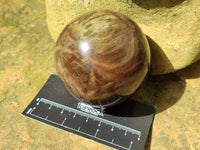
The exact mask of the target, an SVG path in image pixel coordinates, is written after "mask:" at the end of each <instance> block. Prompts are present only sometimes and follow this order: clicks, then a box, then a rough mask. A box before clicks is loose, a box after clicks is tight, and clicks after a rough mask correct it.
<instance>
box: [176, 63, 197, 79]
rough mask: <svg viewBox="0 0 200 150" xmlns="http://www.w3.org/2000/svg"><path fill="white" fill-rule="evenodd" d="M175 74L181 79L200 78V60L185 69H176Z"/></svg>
mask: <svg viewBox="0 0 200 150" xmlns="http://www.w3.org/2000/svg"><path fill="white" fill-rule="evenodd" d="M176 74H177V75H178V76H180V78H182V79H195V78H200V60H198V61H197V62H195V63H193V64H191V65H190V66H188V67H187V68H185V69H182V70H179V71H177V72H176Z"/></svg>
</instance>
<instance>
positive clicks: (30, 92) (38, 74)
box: [0, 0, 200, 150]
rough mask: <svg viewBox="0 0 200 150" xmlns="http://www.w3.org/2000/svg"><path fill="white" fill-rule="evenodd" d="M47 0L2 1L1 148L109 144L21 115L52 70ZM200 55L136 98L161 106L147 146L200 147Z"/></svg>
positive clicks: (62, 149) (90, 149) (47, 149)
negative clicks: (188, 64) (46, 9)
mask: <svg viewBox="0 0 200 150" xmlns="http://www.w3.org/2000/svg"><path fill="white" fill-rule="evenodd" d="M45 14H46V12H45V1H44V0H28V1H27V0H15V1H11V0H1V1H0V150H36V149H37V150H55V149H57V150H110V149H112V148H109V147H107V146H105V145H102V144H99V143H96V142H94V141H91V140H88V139H85V138H82V137H79V136H77V135H74V134H71V133H68V132H65V131H62V130H59V129H57V128H54V127H51V126H49V125H46V124H43V123H40V122H38V121H35V120H32V119H28V118H27V117H24V116H22V115H21V113H22V111H23V110H24V109H25V108H26V106H27V105H28V104H29V103H30V102H31V101H32V99H33V98H34V97H35V95H36V94H37V92H38V91H39V90H40V88H41V87H42V86H43V84H44V83H45V82H46V80H47V79H48V77H49V76H50V74H51V73H56V71H55V65H54V56H53V55H54V44H55V43H54V42H53V40H52V39H51V36H50V34H49V32H48V29H47V24H46V16H45ZM199 91H200V61H198V62H196V63H195V64H193V65H191V66H189V67H188V68H186V69H184V70H181V71H179V72H176V73H174V74H168V75H161V76H150V77H149V78H148V79H147V81H146V82H145V83H144V84H143V86H142V87H141V88H140V89H139V90H138V91H137V92H136V93H135V95H134V97H133V98H134V99H136V100H138V101H142V102H145V103H148V104H154V105H155V106H156V107H157V113H156V115H155V119H154V123H153V126H152V134H151V135H150V136H149V142H148V143H147V146H146V150H147V149H151V150H168V149H170V150H198V149H199V148H200V134H199V133H200V117H199V116H200V92H199Z"/></svg>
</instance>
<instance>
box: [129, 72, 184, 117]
mask: <svg viewBox="0 0 200 150" xmlns="http://www.w3.org/2000/svg"><path fill="white" fill-rule="evenodd" d="M185 85H186V82H185V80H183V79H180V78H179V77H178V76H177V75H176V74H175V73H171V74H167V75H158V76H149V77H148V79H147V80H146V82H145V83H144V84H143V85H142V86H141V87H140V88H139V89H138V90H137V91H136V93H135V94H134V95H133V97H132V99H134V100H136V101H139V102H143V103H145V104H149V105H154V106H155V107H156V113H159V112H162V111H164V110H166V109H168V108H169V107H171V106H173V105H174V104H175V103H176V102H177V101H178V100H179V99H180V98H181V97H182V95H183V93H184V91H185Z"/></svg>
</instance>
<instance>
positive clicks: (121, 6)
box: [46, 0, 200, 75]
mask: <svg viewBox="0 0 200 150" xmlns="http://www.w3.org/2000/svg"><path fill="white" fill-rule="evenodd" d="M98 9H109V10H113V11H116V12H120V13H122V14H125V15H127V16H128V17H130V18H131V19H132V20H134V21H135V22H136V23H137V24H138V25H139V26H140V27H141V29H142V30H143V32H144V33H145V34H146V35H147V36H148V40H149V44H150V47H151V52H152V62H151V65H152V71H151V73H152V74H153V75H157V74H166V73H170V72H174V71H176V70H179V69H182V68H185V67H187V66H188V65H190V64H192V63H194V62H195V61H197V60H198V59H199V58H200V13H199V10H200V1H199V0H190V1H188V0H173V1H169V0H101V1H100V0H46V10H47V23H48V28H49V31H50V34H51V36H52V38H53V39H54V40H55V41H56V40H57V38H58V36H59V34H60V32H61V31H62V30H63V28H64V27H65V26H66V25H67V24H68V23H69V22H70V21H71V20H72V19H73V18H75V17H77V16H78V15H81V14H82V13H85V12H88V11H92V10H98Z"/></svg>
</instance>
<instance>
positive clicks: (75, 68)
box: [55, 10, 150, 105]
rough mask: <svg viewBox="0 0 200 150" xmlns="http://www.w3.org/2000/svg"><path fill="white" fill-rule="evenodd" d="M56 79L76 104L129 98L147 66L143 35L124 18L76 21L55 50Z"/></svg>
mask: <svg viewBox="0 0 200 150" xmlns="http://www.w3.org/2000/svg"><path fill="white" fill-rule="evenodd" d="M55 61H56V68H57V72H58V75H59V76H60V78H61V80H62V82H63V84H64V86H65V87H66V89H67V90H68V91H69V92H70V93H71V94H72V95H74V96H75V97H76V98H77V99H79V100H81V101H84V102H87V103H90V104H93V105H109V104H114V103H115V101H116V102H117V101H119V100H120V97H124V96H128V95H130V94H132V93H133V92H134V91H135V90H136V89H137V88H138V87H139V85H140V84H141V83H142V81H143V80H144V78H145V76H146V75H147V73H148V69H149V65H150V51H149V45H148V43H147V40H146V37H145V35H144V34H143V33H142V31H141V30H140V28H139V27H138V26H137V25H136V23H134V22H133V21H132V20H130V19H129V18H128V17H126V16H124V15H122V14H119V13H116V12H112V11H108V10H101V11H93V12H89V13H86V14H83V15H82V16H80V17H78V18H76V19H74V20H73V21H72V22H71V23H69V24H68V25H67V26H66V28H65V29H64V30H63V31H62V33H61V34H60V36H59V38H58V40H57V44H56V50H55Z"/></svg>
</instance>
